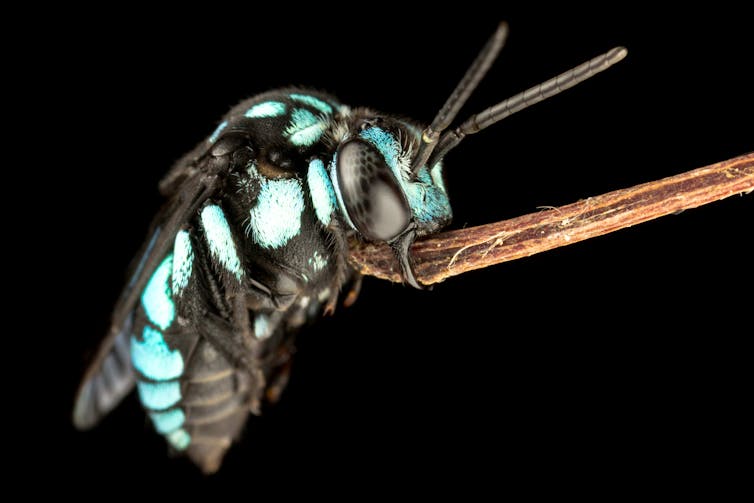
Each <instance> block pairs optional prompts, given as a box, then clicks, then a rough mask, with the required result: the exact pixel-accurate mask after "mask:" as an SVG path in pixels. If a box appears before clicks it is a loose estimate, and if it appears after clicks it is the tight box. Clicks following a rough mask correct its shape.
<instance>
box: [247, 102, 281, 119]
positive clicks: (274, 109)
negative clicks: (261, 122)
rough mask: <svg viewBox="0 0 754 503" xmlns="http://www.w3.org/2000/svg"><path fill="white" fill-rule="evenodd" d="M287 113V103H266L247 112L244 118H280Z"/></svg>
mask: <svg viewBox="0 0 754 503" xmlns="http://www.w3.org/2000/svg"><path fill="white" fill-rule="evenodd" d="M284 113H285V103H281V102H279V101H265V102H264V103H258V104H256V105H254V106H253V107H251V108H250V109H248V110H246V113H245V114H243V116H244V117H248V118H249V119H261V118H264V117H279V116H281V115H283V114H284Z"/></svg>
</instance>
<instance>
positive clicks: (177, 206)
mask: <svg viewBox="0 0 754 503" xmlns="http://www.w3.org/2000/svg"><path fill="white" fill-rule="evenodd" d="M222 168H223V166H222V165H221V164H217V165H214V166H212V165H209V166H206V167H205V169H197V170H192V173H191V176H190V178H187V179H186V180H185V181H184V182H183V184H182V188H181V190H180V191H179V192H177V193H175V194H174V195H173V197H172V198H171V199H170V200H169V201H168V203H167V204H166V205H165V207H164V208H163V209H162V210H161V211H160V213H159V214H158V215H157V217H156V218H155V223H154V224H153V226H152V229H151V231H150V234H149V235H150V238H149V239H148V241H147V242H146V243H144V245H143V247H142V250H141V252H140V254H139V255H138V256H139V257H140V259H139V261H138V262H137V263H136V264H135V265H134V266H133V267H132V271H133V272H132V273H131V279H130V280H129V282H128V284H127V285H126V287H125V288H124V289H123V292H122V293H121V295H120V298H119V299H118V302H117V304H116V306H115V309H114V311H113V316H112V321H111V325H110V330H109V332H108V335H107V337H106V338H105V340H104V341H103V342H102V343H101V345H100V348H99V350H98V352H97V355H96V356H95V358H94V361H93V362H92V363H91V364H90V366H89V368H88V369H87V371H86V373H85V374H84V378H83V380H82V382H81V385H80V387H79V390H78V392H77V396H76V400H75V405H74V412H73V424H74V425H75V426H76V427H77V428H79V429H88V428H91V427H92V426H94V425H96V424H97V423H98V422H99V421H100V419H102V417H103V416H105V415H106V414H107V413H108V412H110V411H111V410H112V409H113V408H114V407H115V406H116V405H117V404H118V403H120V401H121V400H122V399H123V397H125V396H126V395H127V394H128V393H129V392H130V391H131V389H132V388H133V385H134V374H133V370H132V368H131V365H130V364H129V358H128V354H129V353H128V337H129V335H130V332H131V324H132V322H133V321H132V317H133V312H134V309H135V307H136V303H137V300H138V298H139V295H140V292H141V291H142V290H143V289H144V287H145V285H146V283H147V281H148V280H149V278H150V277H151V275H152V273H153V272H154V270H155V269H156V268H157V266H158V265H159V263H160V261H161V260H162V259H163V258H164V256H165V254H166V253H167V252H168V250H170V249H171V248H172V246H173V242H174V239H175V235H176V233H177V232H178V230H179V229H180V228H181V226H182V225H183V224H184V223H185V222H186V221H187V220H188V219H189V218H190V217H191V215H193V214H194V213H195V212H196V210H197V208H198V207H199V206H200V205H201V204H203V203H204V201H206V199H207V198H208V197H209V196H210V194H212V192H213V191H214V190H215V188H216V186H217V184H218V178H219V177H218V175H219V172H220V171H221V170H222ZM186 171H188V168H187V169H186Z"/></svg>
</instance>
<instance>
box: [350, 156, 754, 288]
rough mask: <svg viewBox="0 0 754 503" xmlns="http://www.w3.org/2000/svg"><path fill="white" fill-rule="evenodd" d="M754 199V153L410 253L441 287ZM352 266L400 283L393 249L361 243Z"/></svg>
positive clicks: (427, 278) (435, 241) (438, 237)
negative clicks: (744, 197) (723, 202)
mask: <svg viewBox="0 0 754 503" xmlns="http://www.w3.org/2000/svg"><path fill="white" fill-rule="evenodd" d="M752 191H754V153H749V154H745V155H742V156H740V157H735V158H733V159H730V160H727V161H723V162H719V163H717V164H712V165H710V166H706V167H703V168H699V169H695V170H693V171H688V172H686V173H682V174H680V175H675V176H671V177H668V178H663V179H661V180H657V181H654V182H649V183H645V184H642V185H637V186H635V187H631V188H628V189H622V190H616V191H614V192H608V193H607V194H603V195H600V196H596V197H590V198H588V199H585V200H581V201H577V202H575V203H572V204H568V205H566V206H561V207H559V208H550V209H547V210H545V211H540V212H537V213H531V214H528V215H523V216H521V217H517V218H512V219H510V220H504V221H501V222H495V223H492V224H486V225H481V226H478V227H469V228H466V229H459V230H454V231H448V232H443V233H440V234H435V235H432V236H428V237H427V238H424V239H421V240H418V241H417V242H416V243H414V245H413V247H412V249H411V253H412V256H413V259H414V265H415V273H416V276H417V278H418V279H419V281H421V282H422V283H424V284H426V285H429V284H432V283H439V282H440V281H443V280H445V279H446V278H449V277H451V276H455V275H458V274H463V273H465V272H467V271H473V270H474V269H481V268H484V267H489V266H491V265H495V264H500V263H502V262H507V261H509V260H515V259H517V258H521V257H528V256H530V255H534V254H535V253H542V252H544V251H547V250H552V249H553V248H558V247H560V246H566V245H569V244H573V243H578V242H579V241H583V240H585V239H589V238H593V237H596V236H601V235H603V234H607V233H609V232H614V231H617V230H619V229H623V228H625V227H631V226H633V225H636V224H640V223H642V222H646V221H647V220H652V219H655V218H658V217H662V216H665V215H669V214H671V213H677V212H679V211H683V210H687V209H690V208H695V207H697V206H701V205H703V204H708V203H711V202H714V201H718V200H720V199H724V198H726V197H730V196H732V195H735V194H744V193H746V194H749V193H751V192H752ZM752 225H754V223H753V224H752ZM753 228H754V227H753ZM350 262H351V264H352V265H353V266H354V267H355V268H356V269H357V270H358V271H360V272H361V273H362V274H366V275H369V276H376V277H378V278H381V279H387V280H390V281H395V282H400V281H401V277H400V272H399V271H400V270H399V267H398V264H397V262H396V261H395V259H394V257H393V253H392V251H391V250H390V248H389V247H388V246H386V245H383V244H371V243H358V242H354V243H352V246H351V256H350Z"/></svg>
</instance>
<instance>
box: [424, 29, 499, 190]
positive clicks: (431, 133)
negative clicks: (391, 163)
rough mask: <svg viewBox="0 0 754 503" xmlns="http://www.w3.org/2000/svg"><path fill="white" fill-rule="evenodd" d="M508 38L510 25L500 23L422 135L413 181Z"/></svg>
mask: <svg viewBox="0 0 754 503" xmlns="http://www.w3.org/2000/svg"><path fill="white" fill-rule="evenodd" d="M507 37H508V24H507V23H504V22H503V23H500V24H499V25H498V27H497V30H495V33H493V34H492V36H491V37H490V39H489V40H488V41H487V43H486V44H485V45H484V47H483V48H482V51H481V52H480V53H479V55H478V56H477V57H476V59H475V60H474V62H473V63H472V64H471V67H469V69H468V70H467V71H466V74H465V75H464V76H463V79H461V82H459V83H458V85H457V86H456V88H455V89H454V90H453V93H452V94H451V95H450V96H449V97H448V100H447V101H446V102H445V105H443V107H442V108H441V109H440V111H439V112H438V113H437V116H436V117H435V119H434V120H433V121H432V124H430V125H429V126H427V128H426V129H425V130H424V131H422V139H421V145H420V146H419V151H418V152H417V153H416V157H415V158H414V162H413V164H412V166H411V177H412V178H414V177H415V176H416V174H417V173H418V171H419V169H420V168H421V167H422V166H424V163H425V162H427V159H428V158H429V156H430V154H431V153H432V150H434V148H435V147H436V146H437V143H436V142H437V139H438V138H439V137H440V133H442V132H443V131H445V130H446V129H447V128H448V126H450V123H451V122H453V119H455V118H456V115H458V112H459V111H460V110H461V108H462V107H463V105H465V104H466V100H468V99H469V96H471V93H473V92H474V89H476V87H477V86H478V85H479V82H480V81H481V80H482V79H483V78H484V76H485V74H486V73H487V70H489V69H490V66H492V63H493V62H494V61H495V59H496V58H497V55H498V54H500V50H501V49H502V48H503V45H504V44H505V39H506V38H507Z"/></svg>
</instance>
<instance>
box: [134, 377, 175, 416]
mask: <svg viewBox="0 0 754 503" xmlns="http://www.w3.org/2000/svg"><path fill="white" fill-rule="evenodd" d="M136 389H137V390H138V391H139V400H141V404H142V405H143V406H144V407H145V408H147V409H153V410H160V409H167V408H168V407H172V406H173V405H175V404H177V403H178V402H179V401H180V400H181V385H180V384H179V383H178V381H162V382H145V381H137V382H136Z"/></svg>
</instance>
